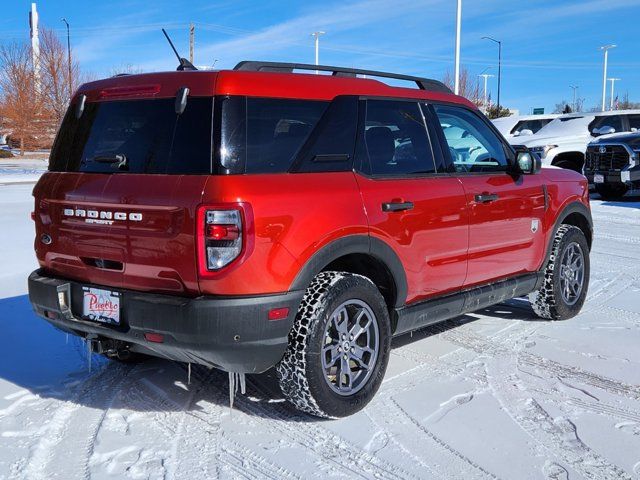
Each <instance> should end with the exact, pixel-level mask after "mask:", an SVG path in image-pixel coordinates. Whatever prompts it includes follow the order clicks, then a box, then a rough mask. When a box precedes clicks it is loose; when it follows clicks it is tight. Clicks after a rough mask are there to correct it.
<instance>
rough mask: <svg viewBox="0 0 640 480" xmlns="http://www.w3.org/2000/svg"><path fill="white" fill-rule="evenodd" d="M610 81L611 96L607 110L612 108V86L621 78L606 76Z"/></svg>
mask: <svg viewBox="0 0 640 480" xmlns="http://www.w3.org/2000/svg"><path fill="white" fill-rule="evenodd" d="M607 80H609V81H610V82H611V98H610V99H609V110H613V87H614V85H615V83H616V82H617V81H618V80H622V79H621V78H608V79H607Z"/></svg>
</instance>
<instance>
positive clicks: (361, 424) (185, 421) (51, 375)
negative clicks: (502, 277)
mask: <svg viewBox="0 0 640 480" xmlns="http://www.w3.org/2000/svg"><path fill="white" fill-rule="evenodd" d="M0 168H2V167H0ZM0 183H2V182H0ZM32 186H33V185H31V184H20V183H19V184H13V185H8V184H5V185H0V205H1V209H2V210H1V212H2V213H1V214H0V242H1V245H2V250H1V254H0V255H1V257H0V258H1V259H2V263H1V264H2V265H3V270H2V273H0V479H13V478H27V479H54V478H59V479H63V480H67V479H75V478H98V479H100V478H134V479H146V478H153V479H156V478H158V479H160V478H166V479H182V478H185V479H189V480H195V479H199V478H206V479H212V478H278V479H280V478H302V479H307V478H322V479H325V478H385V479H409V478H412V479H415V478H442V479H451V478H464V479H475V478H500V479H529V478H532V479H534V478H542V479H545V478H547V479H565V478H588V479H620V478H640V291H639V289H640V268H639V267H640V248H639V247H640V197H631V198H628V199H626V200H625V201H624V202H616V203H611V202H601V201H598V200H595V201H593V214H594V221H595V228H596V238H595V243H594V248H593V253H592V280H591V285H590V290H589V298H588V301H587V304H586V305H585V308H584V311H583V312H582V314H581V315H580V316H578V317H577V318H575V319H573V320H570V321H567V322H555V323H549V322H543V321H538V320H537V319H536V318H534V316H533V315H532V312H531V310H530V308H529V306H528V304H527V303H526V302H524V301H521V300H515V301H511V302H509V303H507V304H504V305H500V306H497V307H494V308H490V309H487V310H484V311H482V312H478V313H474V314H471V315H465V316H463V317H461V318H458V319H456V320H453V321H449V322H446V323H444V324H442V325H439V326H436V327H432V328H427V329H424V330H422V331H420V332H417V333H414V334H413V336H404V337H402V338H399V339H397V340H395V341H394V349H393V352H392V356H391V362H390V364H389V369H388V371H387V376H386V379H385V381H384V383H383V385H382V387H381V389H380V391H379V393H378V395H377V397H376V398H375V399H374V400H373V402H372V403H371V404H370V405H369V406H368V407H367V408H366V409H365V410H364V411H363V412H360V413H359V414H357V415H354V416H352V417H350V418H346V419H343V420H339V421H319V420H316V419H314V418H310V417H307V416H304V415H301V414H299V413H297V412H296V411H295V410H294V409H293V408H292V407H290V406H289V405H288V404H287V403H285V402H284V401H283V400H282V399H281V397H280V394H279V392H278V389H277V386H276V383H275V382H274V377H273V375H271V374H265V375H261V376H252V377H249V378H248V385H247V395H246V396H244V397H240V398H237V399H236V403H235V407H234V410H233V411H230V410H229V407H228V402H229V398H228V390H227V375H226V374H223V373H221V372H218V371H215V370H211V371H209V370H207V369H204V368H195V369H194V372H193V374H192V381H191V384H190V385H187V373H186V369H185V366H184V365H181V364H177V363H172V362H168V361H163V360H153V361H150V362H148V363H144V364H139V365H136V366H124V365H119V364H116V363H111V362H108V361H105V360H102V359H100V358H98V357H96V356H94V358H93V361H92V367H91V370H89V367H88V362H87V354H86V351H85V349H84V346H83V344H82V343H81V342H79V341H77V340H76V339H74V338H68V339H67V338H66V336H65V335H63V334H61V333H59V332H57V331H55V330H54V329H53V328H52V327H50V326H49V325H48V324H47V323H46V322H44V321H43V320H40V319H38V318H36V317H35V315H34V314H33V313H32V311H31V308H30V306H29V303H28V300H27V297H26V295H25V294H26V276H27V275H28V273H29V272H30V271H31V270H32V269H33V268H35V265H36V262H35V260H34V258H33V254H32V235H33V226H32V224H31V221H30V220H29V212H30V211H31V209H32V198H31V189H32Z"/></svg>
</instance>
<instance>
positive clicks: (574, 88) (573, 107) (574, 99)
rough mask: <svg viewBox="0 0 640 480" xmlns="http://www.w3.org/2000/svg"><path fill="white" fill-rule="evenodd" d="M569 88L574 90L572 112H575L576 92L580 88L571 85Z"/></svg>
mask: <svg viewBox="0 0 640 480" xmlns="http://www.w3.org/2000/svg"><path fill="white" fill-rule="evenodd" d="M569 88H571V89H572V90H573V103H572V104H571V108H572V110H573V111H574V112H575V111H576V109H577V105H576V91H577V90H578V89H579V88H580V87H579V86H578V85H569Z"/></svg>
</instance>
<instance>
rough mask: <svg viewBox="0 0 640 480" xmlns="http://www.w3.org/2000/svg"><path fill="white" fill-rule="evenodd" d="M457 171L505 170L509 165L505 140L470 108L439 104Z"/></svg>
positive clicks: (443, 127)
mask: <svg viewBox="0 0 640 480" xmlns="http://www.w3.org/2000/svg"><path fill="white" fill-rule="evenodd" d="M435 111H436V114H437V116H438V120H439V121H440V126H441V127H442V130H443V132H444V137H445V139H446V142H447V145H448V147H449V154H450V156H451V160H452V162H453V165H454V167H455V171H456V172H495V171H503V170H505V169H506V167H507V165H508V160H507V156H506V154H505V151H504V147H503V145H502V142H501V141H500V139H499V138H498V137H497V135H496V134H495V133H494V132H493V131H492V130H491V129H490V128H489V126H488V125H487V124H486V123H485V122H484V121H483V120H482V119H481V118H480V117H479V116H478V115H476V114H475V113H473V112H472V111H470V110H467V109H466V108H462V107H453V106H445V105H435Z"/></svg>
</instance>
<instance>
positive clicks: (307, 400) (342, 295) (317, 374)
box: [276, 272, 391, 418]
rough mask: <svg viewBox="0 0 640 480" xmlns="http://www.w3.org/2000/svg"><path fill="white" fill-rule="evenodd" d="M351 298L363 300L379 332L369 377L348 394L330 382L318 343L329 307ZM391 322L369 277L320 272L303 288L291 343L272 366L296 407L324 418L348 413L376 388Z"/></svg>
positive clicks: (384, 363) (383, 366)
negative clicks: (305, 288)
mask: <svg viewBox="0 0 640 480" xmlns="http://www.w3.org/2000/svg"><path fill="white" fill-rule="evenodd" d="M350 300H356V301H359V302H364V303H365V304H366V305H367V306H368V307H369V308H370V309H371V311H372V312H373V315H374V317H375V319H374V320H375V322H376V323H377V326H378V332H379V342H378V345H379V348H378V353H377V358H376V360H375V364H374V366H373V368H371V373H370V375H369V376H368V380H366V382H365V383H363V386H362V387H361V388H360V389H359V390H358V391H356V392H354V393H353V394H352V395H347V396H345V395H340V394H338V393H336V392H335V391H334V390H332V388H331V387H330V386H329V383H328V381H327V380H326V378H325V370H324V368H323V365H322V357H321V352H322V346H323V344H324V342H325V338H326V328H327V324H328V322H330V317H331V315H332V313H333V312H334V311H335V310H336V309H337V308H338V307H339V306H341V305H342V304H343V303H345V302H348V301H350ZM390 349H391V326H390V321H389V312H388V309H387V305H386V303H385V301H384V298H383V297H382V295H381V294H380V291H379V290H378V288H377V287H376V286H375V284H374V283H373V282H372V281H371V280H369V279H368V278H367V277H363V276H361V275H355V274H351V273H344V272H322V273H319V274H318V275H317V276H316V277H315V278H314V279H313V281H312V282H311V284H310V285H309V287H308V288H307V290H306V292H305V295H304V297H303V299H302V302H301V304H300V307H299V308H298V312H297V315H296V318H295V321H294V325H293V328H292V329H291V332H290V333H289V346H288V349H287V351H286V353H285V355H284V357H283V358H282V360H281V361H280V362H279V363H278V365H277V366H276V372H277V376H278V380H279V383H280V388H281V390H282V393H283V394H284V396H285V397H286V398H287V399H288V400H289V402H291V403H292V404H293V405H294V406H295V407H296V408H297V409H299V410H302V411H304V412H306V413H310V414H312V415H315V416H318V417H324V418H339V417H345V416H348V415H351V414H353V413H355V412H357V411H359V410H361V409H362V408H364V406H365V405H366V404H367V403H369V401H370V400H371V399H372V398H373V396H374V395H375V394H376V392H377V391H378V388H379V387H380V384H381V383H382V379H383V377H384V374H385V371H386V369H387V363H388V362H389V352H390Z"/></svg>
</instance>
